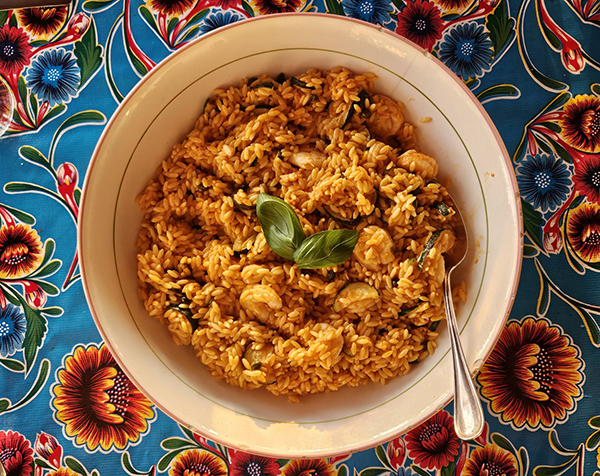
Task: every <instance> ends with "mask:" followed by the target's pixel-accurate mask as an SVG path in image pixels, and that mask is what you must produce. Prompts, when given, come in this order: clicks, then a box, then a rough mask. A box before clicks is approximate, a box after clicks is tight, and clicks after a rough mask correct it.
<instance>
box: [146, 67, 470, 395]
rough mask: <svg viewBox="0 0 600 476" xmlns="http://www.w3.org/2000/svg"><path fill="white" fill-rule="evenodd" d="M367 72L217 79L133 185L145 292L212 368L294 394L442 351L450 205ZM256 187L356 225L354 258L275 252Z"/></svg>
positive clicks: (308, 220)
mask: <svg viewBox="0 0 600 476" xmlns="http://www.w3.org/2000/svg"><path fill="white" fill-rule="evenodd" d="M374 82H375V76H374V75H373V74H370V73H365V74H354V73H353V72H351V71H349V70H347V69H344V68H336V69H333V70H331V71H317V70H310V71H308V72H306V73H304V74H300V75H298V76H295V77H283V76H282V75H280V76H278V77H275V78H271V77H267V76H261V77H260V78H251V79H244V80H242V81H240V83H239V84H238V85H237V86H234V87H229V88H227V89H218V90H216V91H215V92H214V96H213V97H211V98H210V100H209V101H208V102H207V103H206V105H205V109H204V112H203V114H202V115H201V116H200V118H199V119H198V121H197V122H196V125H195V128H194V130H192V131H191V132H190V133H189V135H188V136H187V138H186V139H185V140H184V141H183V142H182V143H181V144H178V145H176V146H175V147H174V149H173V152H172V154H171V156H170V157H169V158H167V159H166V160H164V161H163V163H162V164H161V166H160V167H159V169H158V172H157V174H156V177H155V178H154V179H153V180H151V182H150V183H149V185H148V186H147V188H146V189H145V190H144V191H143V193H141V194H140V196H139V197H138V202H139V205H140V207H141V208H142V211H143V214H144V218H143V222H142V228H141V232H140V235H139V238H138V243H137V246H138V253H139V254H138V276H139V281H140V288H139V289H140V295H141V297H142V299H143V301H144V304H145V306H146V309H147V310H148V312H149V314H150V315H151V316H152V317H154V318H156V319H158V320H160V321H161V322H162V323H164V324H165V325H166V326H167V328H168V330H169V331H170V332H171V333H172V335H173V340H174V341H175V343H176V344H179V345H191V346H193V348H194V351H195V353H196V355H197V357H198V358H199V359H200V360H201V361H202V362H203V363H204V364H205V365H206V366H207V367H208V368H209V369H210V372H211V373H212V375H213V376H214V377H215V378H221V379H225V380H226V381H227V382H229V383H230V384H232V385H236V386H239V387H242V388H247V389H253V388H257V387H263V386H264V387H265V388H266V389H267V390H269V391H270V392H272V393H274V394H287V395H288V396H289V398H290V399H291V400H296V399H297V396H298V395H302V394H308V393H317V392H324V391H332V390H337V389H338V388H340V387H341V386H344V385H350V386H356V385H360V384H364V383H366V382H369V381H375V382H380V383H385V382H386V381H387V380H389V379H391V378H393V377H395V376H397V375H400V374H404V373H406V372H407V371H408V370H409V369H410V367H411V363H414V362H417V361H418V360H420V359H422V358H424V357H425V356H426V355H427V354H430V353H432V352H433V351H434V349H435V345H436V344H435V339H436V337H437V336H438V333H437V331H436V327H437V323H438V321H440V320H441V319H443V318H444V308H443V292H442V284H443V277H444V259H443V255H442V253H444V252H446V251H448V250H449V249H450V248H451V247H452V246H453V244H454V234H453V232H452V226H453V223H454V220H455V217H454V211H453V209H452V204H451V202H450V200H449V197H448V194H447V192H446V190H445V189H444V187H443V186H442V185H441V184H440V183H438V182H437V181H436V175H437V172H438V165H437V163H436V162H435V160H434V159H432V158H431V157H428V156H426V155H424V154H422V153H419V152H417V151H416V150H415V149H416V140H415V132H414V129H413V126H412V125H411V124H409V123H408V122H406V121H405V120H404V115H403V106H402V105H401V104H399V103H397V102H395V101H393V100H392V99H390V98H389V97H386V96H383V95H381V94H376V93H375V92H374ZM260 193H267V194H270V195H272V196H276V197H280V198H281V199H283V200H285V202H287V204H288V205H290V206H291V207H292V209H293V211H294V212H295V213H296V215H297V216H298V217H299V220H300V223H301V226H302V229H303V232H304V234H305V235H306V236H310V235H312V234H314V233H317V232H320V231H324V230H333V229H338V228H344V229H355V230H357V231H359V232H360V234H359V238H358V243H357V244H356V246H355V248H354V250H353V252H352V255H351V256H350V258H349V259H348V260H346V261H345V262H343V263H342V264H339V265H337V266H330V267H327V268H320V269H299V268H298V265H297V264H295V263H294V262H293V261H290V260H286V259H284V258H282V257H281V256H279V255H277V254H276V253H274V252H273V251H272V250H271V248H270V247H269V245H268V244H267V240H266V238H265V234H264V233H263V229H262V228H261V225H260V222H259V220H258V218H257V215H256V200H257V196H258V195H259V194H260ZM459 290H460V291H459V293H460V294H461V295H463V297H464V289H461V288H459Z"/></svg>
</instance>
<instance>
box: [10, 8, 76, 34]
mask: <svg viewBox="0 0 600 476" xmlns="http://www.w3.org/2000/svg"><path fill="white" fill-rule="evenodd" d="M68 12H69V8H68V7H49V8H21V9H19V10H15V13H16V15H17V18H18V20H19V25H21V26H22V27H23V29H24V30H25V31H27V32H29V33H31V35H32V36H35V37H41V38H49V37H51V36H53V35H55V34H56V33H57V32H58V30H60V28H61V27H62V26H63V25H64V24H65V20H66V19H67V14H68Z"/></svg>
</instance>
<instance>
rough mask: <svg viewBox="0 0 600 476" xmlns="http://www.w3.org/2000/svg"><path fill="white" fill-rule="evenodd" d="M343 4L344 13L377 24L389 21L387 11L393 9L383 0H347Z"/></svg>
mask: <svg viewBox="0 0 600 476" xmlns="http://www.w3.org/2000/svg"><path fill="white" fill-rule="evenodd" d="M343 5H344V11H345V12H346V15H348V16H350V17H352V18H358V19H359V20H364V21H368V22H370V23H375V24H378V25H383V24H384V23H385V22H387V21H389V20H390V16H389V14H388V12H390V11H392V10H393V8H392V5H391V4H390V2H387V1H385V0H347V1H345V2H344V3H343Z"/></svg>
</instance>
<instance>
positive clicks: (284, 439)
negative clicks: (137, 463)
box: [80, 14, 521, 457]
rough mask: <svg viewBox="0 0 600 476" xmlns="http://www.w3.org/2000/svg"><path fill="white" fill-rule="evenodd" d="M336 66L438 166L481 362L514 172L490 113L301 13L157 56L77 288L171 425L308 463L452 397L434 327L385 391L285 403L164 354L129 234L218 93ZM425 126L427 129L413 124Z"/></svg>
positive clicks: (425, 69) (110, 150) (381, 435)
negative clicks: (399, 113) (449, 201)
mask: <svg viewBox="0 0 600 476" xmlns="http://www.w3.org/2000/svg"><path fill="white" fill-rule="evenodd" d="M273 38H279V39H280V41H277V42H274V41H273ZM275 45H277V46H275ZM337 65H343V66H346V67H349V68H351V69H353V70H354V71H356V72H359V71H371V72H374V73H375V74H377V76H378V77H379V79H378V81H377V83H376V89H377V91H378V92H381V93H384V94H387V95H389V96H392V97H393V98H395V99H397V100H400V101H402V102H403V103H404V104H405V106H406V117H407V119H408V120H409V121H410V122H412V123H413V124H414V125H415V126H417V127H418V137H419V145H420V148H421V150H423V151H424V152H426V153H428V154H430V155H432V156H433V157H435V158H436V159H437V161H438V163H439V165H440V178H441V181H442V183H445V184H446V185H447V186H448V187H449V190H450V191H451V193H452V195H453V197H454V198H455V200H456V201H457V202H458V204H459V205H460V207H461V211H462V213H463V216H464V217H465V219H466V221H467V224H468V231H469V236H470V238H471V241H472V243H473V245H472V246H471V249H470V252H469V256H468V258H467V262H466V264H464V265H463V266H462V267H461V269H460V273H459V274H458V276H457V277H458V278H460V279H464V280H465V281H466V283H467V286H468V300H467V302H466V303H465V304H463V305H461V306H460V308H459V314H458V319H459V326H460V328H461V330H462V342H463V345H464V348H465V352H466V356H467V361H468V362H469V364H470V366H471V368H474V367H478V366H479V365H481V362H482V361H483V359H484V358H485V356H486V355H487V354H488V353H489V351H490V350H491V348H492V346H493V343H494V342H495V340H496V338H497V337H498V335H499V332H500V331H501V329H502V326H503V323H504V321H505V318H506V316H507V314H508V311H509V310H510V306H511V304H512V300H513V298H514V293H515V291H516V285H517V280H518V275H519V270H520V262H521V230H520V227H521V225H520V217H519V206H518V201H517V198H518V197H517V192H516V186H515V181H514V177H513V174H512V168H511V167H510V163H509V162H508V159H507V156H506V152H505V150H504V147H503V145H502V144H501V142H500V141H499V139H498V136H497V134H496V133H495V130H494V129H493V126H491V123H490V122H489V119H488V118H487V116H486V115H485V114H484V113H482V109H481V107H480V106H478V104H477V103H476V102H475V100H474V99H473V98H472V96H471V95H469V94H468V93H467V92H466V91H465V89H464V87H463V86H462V84H460V83H459V82H458V80H456V78H455V77H453V76H452V75H451V73H449V72H448V71H447V70H445V69H444V68H442V67H441V66H440V64H439V63H437V62H435V61H433V60H432V59H431V58H430V57H428V55H427V54H425V53H423V52H422V51H421V50H419V49H417V48H415V47H414V46H411V45H410V44H408V43H407V42H405V41H404V40H401V39H399V38H398V37H396V36H394V35H391V34H389V33H388V32H386V31H384V30H381V29H378V28H374V27H372V26H369V25H366V24H363V23H360V22H354V21H349V20H347V19H342V18H337V17H331V16H321V15H313V14H311V15H308V16H306V15H285V16H274V17H269V18H260V19H257V20H253V21H249V22H243V23H241V24H237V25H235V26H233V27H230V28H228V29H225V30H222V31H220V32H216V33H214V34H211V35H207V36H206V37H204V38H203V39H202V40H200V41H198V42H196V43H195V44H193V45H191V46H189V47H187V48H184V49H182V50H181V51H179V52H177V53H176V54H174V55H172V56H171V57H169V58H168V59H167V60H166V61H165V62H163V63H161V65H159V66H158V67H157V68H156V69H155V70H154V71H153V72H152V73H151V74H149V75H148V76H147V77H146V78H144V79H143V80H142V82H141V83H140V84H139V85H138V86H137V87H136V88H135V89H134V91H133V92H132V93H131V94H130V95H129V96H128V97H127V98H126V100H125V101H124V103H123V104H122V105H121V107H120V108H119V109H118V111H117V112H116V113H115V115H114V117H113V119H112V120H111V122H110V123H109V125H108V126H107V128H106V130H105V133H104V135H103V137H102V139H101V141H100V143H99V145H98V147H97V150H96V152H95V155H94V158H93V162H92V164H91V166H90V170H89V172H88V176H87V181H86V185H85V190H84V197H83V200H82V213H81V222H80V253H81V264H82V271H83V276H84V285H85V289H86V295H87V297H88V301H89V303H90V307H91V309H92V312H93V314H94V318H95V319H96V322H97V324H98V326H99V329H100V331H101V333H102V335H103V337H104V339H105V340H106V342H107V344H108V345H109V346H110V348H111V350H112V352H113V354H114V355H115V358H116V359H117V360H118V361H119V363H120V364H121V366H122V367H123V369H124V370H125V371H126V373H127V374H128V375H129V377H130V378H131V379H132V380H133V381H134V382H135V383H136V384H137V385H138V387H140V389H141V390H142V391H144V392H145V393H146V394H147V395H148V397H149V398H151V399H152V400H153V401H154V402H155V403H156V404H157V405H158V406H159V407H160V408H161V409H163V410H164V411H165V412H167V413H168V414H169V415H170V416H172V417H173V418H175V419H177V420H178V421H180V422H181V423H183V424H185V425H186V426H188V427H190V428H192V429H193V430H195V431H197V432H199V433H202V434H204V435H206V436H207V437H209V438H212V439H214V440H217V441H220V442H222V443H224V444H226V445H229V446H233V447H237V448H240V449H246V450H250V451H253V452H256V453H261V454H269V455H276V456H289V457H317V456H323V455H331V454H338V453H344V452H350V451H354V450H358V449H361V448H365V447H368V446H371V445H374V444H376V443H378V442H381V441H384V440H386V439H388V438H391V437H393V436H394V435H396V434H397V433H399V432H401V431H404V430H406V429H408V428H410V427H411V426H414V425H416V424H418V423H419V422H420V421H422V420H423V419H424V418H426V417H427V416H428V415H430V414H432V413H433V412H434V411H436V410H437V409H439V408H440V407H441V406H443V405H444V404H445V403H446V402H447V401H448V400H449V398H451V395H452V365H451V361H450V359H449V344H448V337H447V333H446V330H445V326H443V325H442V326H440V327H441V329H442V331H441V336H440V338H439V339H438V341H437V342H438V344H439V348H438V350H437V351H436V353H435V354H434V355H433V356H430V357H429V358H427V359H425V360H424V361H423V362H421V363H419V365H417V366H415V367H414V368H413V370H411V372H410V373H409V374H408V375H406V376H403V377H400V378H397V379H395V380H393V381H391V382H390V383H388V385H386V386H381V385H378V384H370V385H366V386H362V387H359V388H343V389H341V390H339V391H337V392H333V393H328V394H320V395H313V396H307V397H303V398H302V399H301V402H300V403H299V404H292V403H289V402H288V401H287V399H286V398H285V397H275V396H273V395H271V394H270V393H268V392H266V391H264V390H257V391H244V390H241V389H239V388H234V387H231V386H229V385H227V384H226V383H224V382H222V381H217V380H213V379H212V378H211V377H210V375H209V372H208V371H207V370H206V368H204V366H203V365H202V364H201V363H200V362H199V361H198V360H197V359H196V358H195V356H194V353H193V349H192V348H191V347H178V346H176V345H174V343H173V342H172V340H171V337H170V335H169V333H168V331H167V330H166V329H165V328H164V327H163V326H162V325H161V324H160V323H158V322H157V321H154V320H153V319H151V318H149V317H148V315H147V313H146V311H145V310H144V308H143V306H142V303H141V301H140V300H139V298H138V294H137V262H136V258H135V240H136V238H137V235H138V232H139V224H140V221H141V214H140V212H139V210H138V208H137V206H136V205H135V203H134V200H135V197H136V196H137V195H138V194H139V193H140V192H141V191H142V190H143V188H144V187H145V186H146V184H147V182H148V180H149V179H150V178H151V177H152V176H153V175H154V174H155V172H156V168H157V166H158V165H159V164H160V162H161V161H162V160H163V159H165V158H166V157H168V155H169V153H170V151H171V149H172V147H173V145H175V144H176V143H178V142H180V141H181V140H182V139H183V138H184V137H185V135H186V134H187V133H188V132H189V131H190V130H191V129H192V128H193V126H194V123H195V121H196V119H197V117H198V116H199V115H200V114H201V112H202V108H203V106H204V103H205V101H206V99H207V98H208V96H209V95H210V94H211V92H212V91H213V89H214V88H216V87H220V86H227V85H230V84H236V83H237V82H238V81H239V80H240V79H241V78H243V77H250V76H258V75H260V74H262V73H268V74H272V75H277V74H279V73H281V72H283V73H286V74H287V75H291V74H297V73H300V72H303V71H305V70H307V69H309V68H319V69H331V68H332V67H334V66H337ZM423 118H431V121H429V122H423V123H422V122H420V120H421V119H423Z"/></svg>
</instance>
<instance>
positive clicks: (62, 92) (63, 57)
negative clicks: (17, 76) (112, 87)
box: [27, 48, 80, 106]
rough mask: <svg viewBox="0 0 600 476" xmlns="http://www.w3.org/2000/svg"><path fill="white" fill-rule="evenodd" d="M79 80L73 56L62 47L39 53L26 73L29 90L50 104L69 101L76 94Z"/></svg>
mask: <svg viewBox="0 0 600 476" xmlns="http://www.w3.org/2000/svg"><path fill="white" fill-rule="evenodd" d="M79 80H80V75H79V68H78V67H77V61H76V60H75V57H74V56H73V55H72V54H71V53H68V52H67V51H65V50H63V49H62V48H59V49H56V50H50V51H46V52H44V53H41V54H40V55H39V56H38V57H37V59H36V60H35V61H34V62H33V64H32V65H31V68H30V69H29V73H28V75H27V83H28V84H29V87H30V88H31V91H32V92H33V93H34V94H35V95H36V96H37V97H38V98H39V99H41V100H42V101H48V102H49V103H50V105H51V106H54V105H55V104H58V103H65V102H69V101H70V99H71V98H72V97H73V96H75V95H76V94H77V87H78V86H79Z"/></svg>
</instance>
